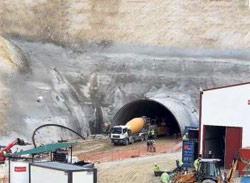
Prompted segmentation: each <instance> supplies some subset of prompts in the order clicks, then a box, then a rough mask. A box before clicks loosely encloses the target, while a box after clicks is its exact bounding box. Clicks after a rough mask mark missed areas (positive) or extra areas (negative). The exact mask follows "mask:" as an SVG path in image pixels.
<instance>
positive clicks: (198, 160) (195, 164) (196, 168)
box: [194, 154, 201, 171]
mask: <svg viewBox="0 0 250 183" xmlns="http://www.w3.org/2000/svg"><path fill="white" fill-rule="evenodd" d="M200 160H201V154H199V157H198V158H197V159H196V160H195V161H194V168H195V170H196V171H197V170H198V167H199V164H200Z"/></svg>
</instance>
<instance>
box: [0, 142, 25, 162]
mask: <svg viewBox="0 0 250 183" xmlns="http://www.w3.org/2000/svg"><path fill="white" fill-rule="evenodd" d="M15 145H27V144H26V143H25V142H24V141H23V140H22V139H19V138H17V139H16V140H14V141H13V142H11V143H9V144H8V145H7V146H5V147H3V148H2V149H0V162H3V161H4V160H5V152H11V148H12V147H13V146H15Z"/></svg>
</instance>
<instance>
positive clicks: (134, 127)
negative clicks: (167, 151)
mask: <svg viewBox="0 0 250 183" xmlns="http://www.w3.org/2000/svg"><path fill="white" fill-rule="evenodd" d="M110 138H111V143H113V144H114V145H118V144H124V145H128V144H133V143H134V142H136V141H144V140H147V138H148V133H147V120H146V119H145V118H144V117H141V118H134V119H132V120H130V121H129V122H127V123H126V124H125V125H119V126H113V127H112V128H111V133H110Z"/></svg>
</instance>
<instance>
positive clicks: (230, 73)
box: [0, 39, 250, 140]
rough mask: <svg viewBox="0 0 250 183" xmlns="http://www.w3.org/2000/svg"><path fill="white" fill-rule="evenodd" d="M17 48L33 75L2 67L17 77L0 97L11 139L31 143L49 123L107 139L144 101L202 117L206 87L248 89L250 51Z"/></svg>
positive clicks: (22, 43) (18, 42)
mask: <svg viewBox="0 0 250 183" xmlns="http://www.w3.org/2000/svg"><path fill="white" fill-rule="evenodd" d="M12 42H13V43H14V44H15V45H17V46H18V47H19V48H21V49H22V51H23V54H21V52H20V50H19V49H17V50H19V51H18V52H14V53H15V54H17V53H19V56H18V57H17V58H26V59H24V60H22V61H23V62H20V63H22V64H19V62H15V63H16V64H17V65H20V67H21V68H29V69H28V70H27V71H26V72H24V71H22V69H21V70H20V71H19V70H18V69H17V68H18V67H17V66H16V64H14V65H13V64H12V63H11V62H7V61H6V60H7V59H6V60H4V59H2V60H1V64H3V63H4V64H5V65H6V66H5V67H6V68H9V70H10V71H8V72H7V74H6V75H7V76H8V78H9V79H8V80H4V81H2V82H1V84H2V85H3V87H1V94H2V96H3V95H4V94H5V95H7V97H4V101H3V102H5V103H3V102H2V101H1V105H0V107H1V112H2V113H3V114H5V115H3V117H5V118H4V125H5V127H4V128H5V129H7V130H5V132H6V136H19V137H20V136H21V137H26V138H27V139H28V140H30V136H31V133H32V131H33V130H34V129H35V128H36V127H38V126H40V125H42V124H47V123H56V124H61V125H65V126H68V127H70V128H72V129H74V130H76V131H78V132H80V133H81V134H82V135H84V136H87V135H89V134H90V133H100V132H102V128H103V125H104V123H106V122H107V123H108V122H112V118H113V116H114V115H115V113H116V112H117V111H118V110H119V109H120V108H121V107H122V106H124V105H125V104H127V103H129V102H131V101H133V100H137V99H140V98H145V97H149V98H154V97H157V98H161V97H162V98H164V97H167V98H169V99H173V100H175V101H179V102H178V103H182V104H183V106H187V108H189V110H191V111H193V112H194V113H196V116H197V112H198V103H199V102H198V100H199V88H200V87H202V88H208V87H215V86H222V85H227V84H235V83H240V82H246V81H249V79H248V78H249V76H250V70H249V66H250V62H249V61H247V60H243V59H242V58H245V59H248V58H249V56H248V53H247V52H240V53H241V54H240V56H241V57H240V58H241V59H236V57H238V56H239V55H237V54H239V52H231V51H230V52H227V51H217V50H213V51H212V50H207V52H205V51H204V50H203V51H202V50H178V49H172V50H169V49H166V48H161V47H149V46H147V47H146V46H145V47H138V46H137V47H136V46H129V45H127V46H126V45H113V46H107V45H102V44H98V45H94V44H90V45H85V46H80V47H77V49H69V48H63V47H60V46H56V45H54V44H52V43H41V42H34V41H33V42H30V41H24V40H22V39H12ZM9 43H10V42H9ZM14 44H12V45H14ZM1 53H5V52H4V51H1ZM179 53H182V55H181V57H180V55H179ZM20 54H21V55H22V57H21V55H20ZM174 54H176V55H179V57H177V56H175V55H174ZM199 54H201V55H202V56H203V57H202V56H201V55H199ZM205 54H206V55H205ZM17 55H18V54H17ZM24 55H25V56H26V57H24ZM170 55H171V56H170ZM191 55H193V57H191ZM205 56H206V57H205ZM229 56H230V57H231V58H233V59H228V58H226V57H229ZM1 57H3V56H1ZM215 57H217V58H215ZM219 57H221V58H219ZM234 57H235V58H234ZM9 58H11V56H9ZM27 58H28V59H27ZM27 60H28V62H27ZM28 63H29V64H28ZM1 74H2V75H4V74H3V73H1ZM10 76H11V77H10ZM6 81H9V82H7V83H6ZM8 83H9V84H8ZM159 102H160V101H159ZM6 104H7V108H6ZM173 107H174V106H173ZM1 116H2V115H1ZM196 119H197V118H196ZM2 126H3V124H2ZM52 135H53V134H52Z"/></svg>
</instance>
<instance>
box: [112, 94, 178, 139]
mask: <svg viewBox="0 0 250 183" xmlns="http://www.w3.org/2000/svg"><path fill="white" fill-rule="evenodd" d="M142 116H146V117H147V118H149V119H150V124H151V125H156V126H157V131H158V134H160V135H165V136H170V135H173V134H178V133H181V128H180V126H179V123H178V121H177V119H176V118H175V116H174V115H173V113H172V112H171V111H170V110H169V109H168V108H167V107H166V106H164V105H163V104H162V103H160V102H158V101H155V100H150V99H139V100H135V101H132V102H130V103H128V104H126V105H124V106H123V107H122V108H121V109H120V110H119V111H118V112H117V113H116V115H115V116H114V118H113V124H112V125H125V124H126V123H127V122H128V121H129V120H131V119H133V118H136V117H142Z"/></svg>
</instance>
